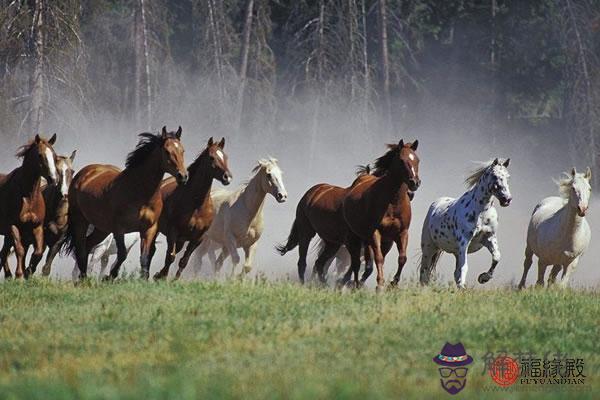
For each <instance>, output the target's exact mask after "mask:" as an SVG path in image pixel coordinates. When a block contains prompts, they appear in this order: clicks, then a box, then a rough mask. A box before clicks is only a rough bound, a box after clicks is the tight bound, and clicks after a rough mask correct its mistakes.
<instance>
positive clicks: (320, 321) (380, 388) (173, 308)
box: [0, 280, 600, 399]
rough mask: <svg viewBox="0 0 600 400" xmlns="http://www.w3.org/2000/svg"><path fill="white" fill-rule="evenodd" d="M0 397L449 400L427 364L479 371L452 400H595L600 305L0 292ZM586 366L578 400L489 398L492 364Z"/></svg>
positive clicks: (25, 287)
mask: <svg viewBox="0 0 600 400" xmlns="http://www.w3.org/2000/svg"><path fill="white" fill-rule="evenodd" d="M0 306H1V307H0V398H3V399H4V398H7V399H12V398H23V399H25V398H27V399H49V398H59V397H60V398H73V399H75V398H77V399H80V398H98V399H100V398H145V399H166V398H172V399H193V398H203V399H206V398H240V399H241V398H243V399H265V398H267V399H277V398H285V399H300V398H307V399H315V398H338V399H346V398H348V399H349V398H357V399H358V398H360V399H365V398H370V399H371V398H397V399H404V398H409V397H415V398H450V397H451V396H450V395H448V394H447V393H446V392H444V391H443V390H442V389H441V387H440V384H439V375H438V372H437V367H436V365H435V364H434V363H433V362H432V361H431V359H432V357H433V356H434V355H436V354H437V353H438V352H439V351H440V349H441V347H442V345H443V344H444V343H445V342H446V341H450V342H452V343H454V342H457V341H461V342H463V343H464V345H465V347H466V348H467V351H468V353H469V354H471V355H472V356H473V358H474V359H475V361H474V363H473V364H471V366H470V370H469V374H468V381H467V385H466V388H465V389H464V390H463V392H461V393H460V394H459V395H457V396H454V397H455V398H544V399H548V398H569V397H570V398H590V399H591V398H598V397H599V396H600V395H599V392H598V391H596V393H594V390H592V389H594V388H596V389H600V378H599V376H600V368H599V366H600V344H599V339H600V334H599V327H600V296H599V295H598V294H597V293H591V292H577V291H571V290H566V291H559V290H526V291H524V292H515V291H509V290H494V291H463V292H457V291H454V290H448V289H421V288H408V289H402V290H397V291H393V292H386V293H384V294H382V295H376V294H375V293H373V292H371V291H367V290H364V291H361V292H353V293H352V292H351V293H339V292H336V291H333V290H329V289H327V290H325V289H315V288H312V289H311V288H302V287H299V286H297V285H294V284H287V283H249V282H248V283H240V282H227V283H214V282H194V283H190V282H184V283H161V284H153V283H144V282H138V281H123V282H119V283H116V284H98V283H85V284H82V285H79V286H77V287H75V286H73V285H72V284H70V283H56V282H48V281H44V280H33V281H30V282H7V283H4V284H2V285H0ZM488 350H491V351H494V352H497V351H500V350H508V351H509V352H517V351H532V352H535V353H536V354H538V355H540V357H542V356H543V354H544V353H546V352H552V353H554V352H556V351H561V352H562V353H567V354H569V355H572V356H574V357H576V358H583V359H584V362H585V374H586V375H587V378H586V381H585V387H584V389H586V390H583V391H576V390H575V389H574V388H573V387H572V386H568V387H567V386H562V387H559V388H558V389H562V390H557V389H556V388H555V389H554V391H552V392H546V391H531V390H532V389H530V391H522V390H524V389H527V388H528V387H529V386H528V387H524V385H520V384H518V383H517V384H515V385H513V386H512V387H511V388H512V389H515V390H519V389H520V390H521V391H513V392H493V391H489V390H494V389H495V388H498V386H496V385H495V384H494V383H493V381H492V380H491V378H490V376H489V375H487V374H485V375H483V374H482V372H483V368H484V362H483V356H484V354H485V353H486V352H487V351H488Z"/></svg>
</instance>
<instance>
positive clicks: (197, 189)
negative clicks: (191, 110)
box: [152, 138, 231, 279]
mask: <svg viewBox="0 0 600 400" xmlns="http://www.w3.org/2000/svg"><path fill="white" fill-rule="evenodd" d="M224 147H225V138H223V139H221V141H220V142H219V143H215V142H213V138H210V139H209V140H208V144H207V146H206V149H204V151H202V153H200V155H199V156H198V157H197V158H196V160H194V162H193V163H192V164H190V166H189V168H188V172H189V176H190V181H189V182H188V184H187V185H184V186H177V185H176V184H175V182H173V180H172V179H166V180H165V181H163V183H162V184H161V187H160V191H161V194H162V198H163V202H164V205H165V206H164V210H163V212H162V214H161V216H160V223H159V230H160V232H161V233H162V234H164V235H165V236H166V237H167V252H166V255H165V265H164V267H163V268H162V269H161V270H160V271H159V272H157V273H156V274H155V275H154V279H162V278H166V277H167V275H168V274H169V267H170V266H171V264H172V263H173V261H175V257H176V256H177V253H179V252H180V251H181V249H182V248H183V246H184V244H185V242H188V245H187V247H186V249H185V253H184V255H183V257H182V258H181V260H180V261H179V269H178V270H177V275H176V278H179V277H180V276H181V273H182V272H183V270H184V269H185V267H186V266H187V263H188V261H189V259H190V256H191V255H192V253H193V252H194V250H195V249H196V248H197V247H198V246H199V245H200V243H201V242H202V237H203V235H204V233H205V232H206V231H207V230H208V228H209V227H210V224H211V223H212V220H213V217H214V209H213V203H212V199H211V196H210V189H211V187H212V181H213V179H217V180H219V181H220V182H221V183H222V184H223V185H229V183H230V182H231V172H229V167H228V165H227V155H226V154H225V153H224V152H223V148H224ZM152 254H154V248H153V251H152Z"/></svg>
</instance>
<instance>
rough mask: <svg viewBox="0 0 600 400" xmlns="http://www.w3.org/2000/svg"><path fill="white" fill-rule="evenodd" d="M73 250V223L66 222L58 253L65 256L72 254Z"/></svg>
mask: <svg viewBox="0 0 600 400" xmlns="http://www.w3.org/2000/svg"><path fill="white" fill-rule="evenodd" d="M69 219H70V218H69ZM74 251H75V234H74V233H73V224H69V223H67V231H66V232H65V236H64V239H63V242H62V243H61V245H60V255H61V256H63V257H66V256H69V255H71V254H73V252H74Z"/></svg>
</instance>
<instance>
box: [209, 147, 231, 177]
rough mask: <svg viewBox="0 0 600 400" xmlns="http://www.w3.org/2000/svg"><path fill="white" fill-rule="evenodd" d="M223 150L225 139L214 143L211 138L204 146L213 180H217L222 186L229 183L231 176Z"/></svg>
mask: <svg viewBox="0 0 600 400" xmlns="http://www.w3.org/2000/svg"><path fill="white" fill-rule="evenodd" d="M224 148H225V138H222V139H221V141H220V142H218V143H217V142H215V141H214V140H213V138H212V137H211V138H210V139H208V144H207V145H206V154H207V155H208V157H209V159H210V171H211V173H212V177H213V178H214V179H217V180H219V181H220V182H221V183H222V184H223V185H229V184H230V183H231V179H232V175H231V172H230V171H229V166H228V164H227V154H225V152H224V151H223V149H224Z"/></svg>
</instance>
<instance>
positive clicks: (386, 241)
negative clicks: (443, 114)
mask: <svg viewBox="0 0 600 400" xmlns="http://www.w3.org/2000/svg"><path fill="white" fill-rule="evenodd" d="M383 173H385V170H384V169H383V168H378V166H377V165H375V168H374V169H373V170H371V167H370V166H369V165H366V166H359V168H358V171H357V175H358V176H359V177H362V176H366V175H371V174H372V175H374V176H381V175H382V174H383ZM413 197H414V192H413V191H411V190H409V189H408V185H407V184H403V185H401V186H400V188H399V189H398V192H397V194H396V196H394V198H393V201H392V202H391V203H390V204H389V206H388V210H387V211H386V213H385V215H384V216H383V219H382V220H381V223H380V224H379V226H378V227H377V229H378V230H379V232H380V233H381V251H382V254H383V257H384V258H385V256H386V255H387V253H388V252H389V251H390V249H391V248H392V245H393V244H394V243H395V244H396V248H397V249H398V270H397V272H396V275H394V279H393V280H392V282H391V285H393V286H395V285H397V284H398V282H399V281H400V274H401V273H402V269H403V268H404V265H405V264H406V259H407V258H406V248H407V245H408V229H409V227H410V221H411V216H412V212H411V207H407V206H406V204H407V203H408V202H410V201H412V199H413ZM324 246H325V243H324V242H323V241H321V243H320V244H319V247H320V248H321V249H322V248H323V247H324ZM319 252H320V251H319ZM335 259H336V271H337V274H338V275H340V274H343V273H344V272H345V271H347V268H348V267H349V266H350V263H351V259H350V254H349V253H348V250H347V249H346V248H340V250H339V251H338V252H337V253H336V256H335ZM366 261H367V263H366V265H365V272H364V273H363V276H362V277H361V279H360V280H361V283H364V282H365V281H366V280H367V278H368V277H369V276H370V275H371V273H372V272H373V263H372V260H371V257H369V255H367V257H366Z"/></svg>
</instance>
